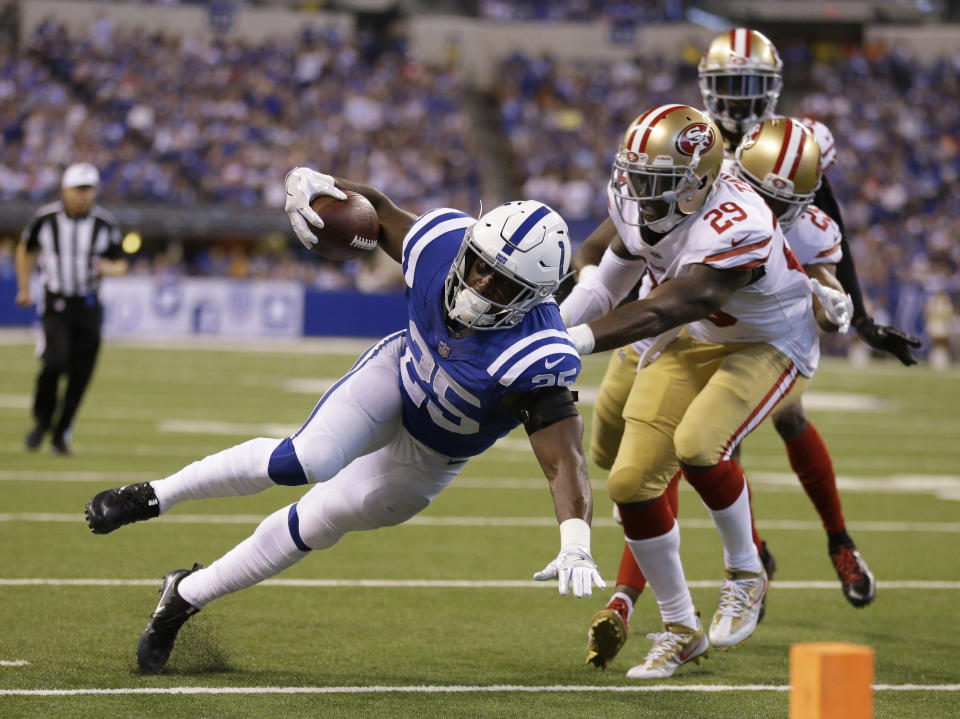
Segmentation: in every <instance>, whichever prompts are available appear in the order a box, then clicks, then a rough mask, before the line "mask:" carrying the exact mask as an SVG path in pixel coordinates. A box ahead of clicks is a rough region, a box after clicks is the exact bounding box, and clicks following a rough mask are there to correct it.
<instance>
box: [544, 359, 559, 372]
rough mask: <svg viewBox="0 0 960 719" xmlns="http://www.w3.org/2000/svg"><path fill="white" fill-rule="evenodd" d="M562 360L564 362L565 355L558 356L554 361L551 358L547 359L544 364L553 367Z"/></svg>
mask: <svg viewBox="0 0 960 719" xmlns="http://www.w3.org/2000/svg"><path fill="white" fill-rule="evenodd" d="M561 362H563V357H558V358H557V359H556V360H555V361H554V362H550V361H549V360H547V361H545V362H544V363H543V364H544V365H546V367H547V369H553V368H554V367H556V366H557V365H558V364H560V363H561Z"/></svg>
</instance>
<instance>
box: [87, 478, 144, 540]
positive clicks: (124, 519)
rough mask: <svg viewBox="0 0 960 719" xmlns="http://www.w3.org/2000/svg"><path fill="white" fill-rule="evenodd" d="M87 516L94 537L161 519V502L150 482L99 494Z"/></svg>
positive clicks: (89, 503) (90, 503)
mask: <svg viewBox="0 0 960 719" xmlns="http://www.w3.org/2000/svg"><path fill="white" fill-rule="evenodd" d="M85 514H86V517H87V524H88V525H89V526H90V530H91V531H92V532H93V533H94V534H109V533H110V532H112V531H113V530H114V529H118V528H120V527H122V526H123V525H125V524H131V523H132V522H142V521H143V520H145V519H153V518H154V517H159V516H160V500H158V499H157V495H156V493H155V492H154V491H153V487H151V486H150V483H149V482H142V483H140V484H128V485H126V486H125V487H120V488H119V489H106V490H104V491H103V492H100V493H98V494H95V495H94V496H93V499H91V500H90V501H89V502H88V503H87V506H86V511H85Z"/></svg>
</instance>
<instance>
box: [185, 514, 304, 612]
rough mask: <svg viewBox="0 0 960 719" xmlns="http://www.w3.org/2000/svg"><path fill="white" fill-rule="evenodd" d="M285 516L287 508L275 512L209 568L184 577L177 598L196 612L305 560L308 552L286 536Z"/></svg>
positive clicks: (290, 537)
mask: <svg viewBox="0 0 960 719" xmlns="http://www.w3.org/2000/svg"><path fill="white" fill-rule="evenodd" d="M289 514H290V507H284V508H283V509H278V510H277V511H276V512H274V513H273V514H271V515H270V516H268V517H267V518H266V519H264V520H263V521H262V522H260V525H259V526H258V527H257V529H256V530H255V531H254V533H253V534H252V535H250V536H249V537H247V538H246V539H244V540H243V541H242V542H240V544H238V545H237V546H236V547H234V548H233V549H231V550H230V551H229V552H227V553H226V554H224V555H223V556H222V557H220V559H218V560H217V561H215V562H214V563H213V564H211V565H210V566H209V567H207V568H206V569H200V570H198V571H196V572H194V573H193V574H190V575H188V576H187V577H184V578H183V580H181V582H180V584H179V586H178V587H177V591H178V592H179V593H180V596H181V597H183V598H184V599H186V600H187V601H188V602H190V604H192V605H193V606H195V607H197V608H200V607H202V606H203V605H204V604H206V603H207V602H210V601H212V600H214V599H216V598H217V597H222V596H223V595H224V594H229V593H230V592H235V591H237V590H238V589H245V588H247V587H252V586H253V585H254V584H257V583H259V582H262V581H263V580H264V579H267V578H269V577H272V576H274V575H275V574H279V573H280V572H282V571H283V570H284V569H286V568H287V567H290V566H292V565H294V564H296V563H297V562H299V561H300V560H301V559H303V558H304V557H306V556H307V554H309V552H304V551H302V550H300V549H298V548H297V546H296V544H294V542H293V537H292V536H291V535H290V528H289V526H288V524H287V517H288V516H289Z"/></svg>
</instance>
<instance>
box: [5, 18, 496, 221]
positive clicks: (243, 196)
mask: <svg viewBox="0 0 960 719" xmlns="http://www.w3.org/2000/svg"><path fill="white" fill-rule="evenodd" d="M371 56H372V55H371V54H370V53H363V52H361V48H360V46H359V45H358V44H354V43H351V42H348V41H346V40H344V39H342V38H341V37H339V36H338V35H337V33H336V32H335V31H333V30H327V31H325V32H322V33H318V32H314V31H304V33H303V34H302V36H301V37H300V39H299V40H298V41H296V42H292V43H291V42H283V43H280V42H267V43H264V44H262V45H251V44H248V43H246V42H244V41H241V40H229V41H228V40H224V39H217V38H214V39H201V38H198V37H172V36H168V35H163V34H160V33H154V34H146V35H145V34H143V32H142V31H134V30H130V29H122V28H115V27H114V26H113V24H112V22H111V21H110V20H109V19H107V18H105V17H101V18H99V19H97V20H96V21H94V22H93V24H92V27H91V30H90V33H89V35H87V36H85V37H79V38H71V37H69V36H68V35H67V33H66V31H65V30H64V28H63V27H61V26H59V25H56V24H52V23H47V24H44V25H41V26H40V27H38V29H37V31H36V32H35V33H34V35H33V36H32V37H31V38H30V39H29V41H28V43H27V47H26V48H25V51H24V52H23V53H20V54H16V53H14V52H13V51H12V50H10V49H5V48H0V133H2V137H3V143H2V148H0V198H4V199H8V198H25V199H31V200H40V199H43V198H46V197H48V196H50V195H51V194H52V193H53V192H54V190H55V188H56V183H57V179H58V178H59V173H60V169H61V168H62V167H63V165H65V164H66V163H67V162H68V161H69V160H70V159H71V158H72V157H76V156H84V157H88V158H90V159H91V160H92V161H93V162H94V163H95V164H97V165H98V166H99V167H101V168H103V173H102V174H103V188H102V197H103V199H104V200H106V201H108V202H109V201H111V200H113V201H120V200H123V201H129V200H137V199H149V200H160V201H168V202H174V203H193V202H216V203H228V204H234V205H240V206H246V207H249V206H257V205H265V206H270V207H281V206H282V204H283V198H282V194H283V183H282V179H283V176H284V174H285V173H286V171H287V170H288V169H289V168H291V167H293V166H295V165H298V164H309V165H311V166H313V167H320V168H323V169H327V170H332V171H335V172H337V173H340V174H344V175H353V176H357V177H364V178H366V179H367V180H368V181H369V182H371V183H373V184H376V185H378V186H381V187H383V188H384V189H385V190H386V191H387V192H389V193H390V194H391V196H392V197H395V198H396V199H397V201H398V202H402V203H403V204H404V206H407V207H411V208H413V209H417V210H419V209H427V208H430V207H434V206H437V205H438V204H440V205H444V204H449V205H454V206H477V205H478V203H479V180H478V173H477V170H476V165H475V163H474V161H473V159H472V158H473V157H474V156H475V155H476V153H475V152H474V150H473V148H472V147H471V145H470V140H469V137H470V133H469V129H470V123H469V120H468V119H467V117H466V116H465V115H464V114H463V112H462V111H461V110H460V107H459V105H458V102H457V93H458V87H457V84H456V82H455V81H454V79H453V77H452V75H451V74H449V73H448V72H446V71H444V70H438V69H432V68H428V67H425V66H423V65H421V64H419V63H417V62H415V61H413V60H412V59H410V58H409V57H407V56H406V55H404V54H402V53H401V52H395V51H390V52H383V53H381V54H380V55H378V56H377V57H376V59H368V57H371Z"/></svg>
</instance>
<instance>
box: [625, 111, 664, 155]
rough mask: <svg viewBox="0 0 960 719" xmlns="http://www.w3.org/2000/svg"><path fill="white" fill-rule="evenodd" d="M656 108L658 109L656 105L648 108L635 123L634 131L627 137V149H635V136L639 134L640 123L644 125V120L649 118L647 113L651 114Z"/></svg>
mask: <svg viewBox="0 0 960 719" xmlns="http://www.w3.org/2000/svg"><path fill="white" fill-rule="evenodd" d="M656 109H657V108H655V107H652V108H650V109H649V110H647V111H646V112H645V113H643V114H642V115H641V116H640V118H639V119H638V120H637V121H636V123H635V124H634V126H633V132H631V133H630V137H629V138H628V139H627V149H628V150H630V149H633V138H635V137H636V136H637V130H639V129H640V125H642V124H643V121H644V120H646V119H647V115H649V114H650V113H651V112H653V111H654V110H656Z"/></svg>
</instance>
